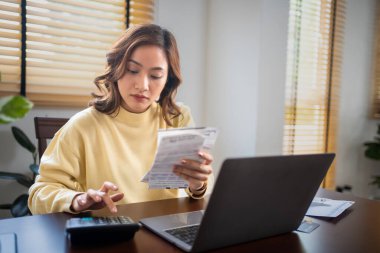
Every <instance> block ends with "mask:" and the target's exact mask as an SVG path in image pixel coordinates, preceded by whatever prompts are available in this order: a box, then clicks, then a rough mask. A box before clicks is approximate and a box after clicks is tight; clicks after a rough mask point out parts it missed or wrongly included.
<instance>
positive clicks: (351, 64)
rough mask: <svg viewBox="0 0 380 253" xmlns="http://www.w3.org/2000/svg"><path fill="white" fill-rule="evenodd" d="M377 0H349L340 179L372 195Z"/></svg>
mask: <svg viewBox="0 0 380 253" xmlns="http://www.w3.org/2000/svg"><path fill="white" fill-rule="evenodd" d="M375 4H376V0H365V1H357V0H348V1H347V10H346V26H345V34H344V39H345V44H344V49H343V65H342V83H341V101H340V116H339V126H340V127H339V132H338V154H337V157H336V159H337V170H336V183H337V184H338V185H344V184H349V185H352V186H353V192H354V193H355V194H356V195H359V196H363V197H368V196H369V195H371V191H372V190H373V189H372V188H371V187H369V186H368V182H370V175H373V174H376V173H377V174H378V175H379V174H380V163H379V162H378V161H371V160H369V159H367V158H365V157H364V155H363V152H364V147H363V145H362V144H363V142H365V141H369V140H373V137H374V136H375V134H376V130H377V123H380V122H379V120H377V121H376V120H372V119H369V117H368V115H369V111H370V108H369V105H370V91H371V87H372V79H371V78H372V61H373V56H374V52H373V42H374V41H373V40H374V34H373V33H374V25H375V12H376V8H375Z"/></svg>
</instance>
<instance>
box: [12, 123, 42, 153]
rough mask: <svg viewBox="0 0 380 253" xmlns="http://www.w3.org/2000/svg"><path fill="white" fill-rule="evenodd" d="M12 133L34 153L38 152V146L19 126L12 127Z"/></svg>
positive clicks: (23, 145) (22, 144)
mask: <svg viewBox="0 0 380 253" xmlns="http://www.w3.org/2000/svg"><path fill="white" fill-rule="evenodd" d="M12 133H13V136H14V137H15V139H16V141H17V142H18V143H19V144H20V145H21V146H22V147H24V148H26V149H27V150H29V152H31V153H32V154H34V153H35V152H36V146H35V145H34V144H33V143H32V142H31V141H30V140H29V138H28V136H26V134H25V133H24V132H23V131H22V130H21V129H20V128H18V127H15V126H13V127H12Z"/></svg>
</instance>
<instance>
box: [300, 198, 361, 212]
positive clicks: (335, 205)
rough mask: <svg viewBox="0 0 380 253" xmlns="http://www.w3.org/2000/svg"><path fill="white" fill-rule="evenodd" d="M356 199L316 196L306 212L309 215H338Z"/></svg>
mask: <svg viewBox="0 0 380 253" xmlns="http://www.w3.org/2000/svg"><path fill="white" fill-rule="evenodd" d="M354 203H355V202H354V201H346V200H333V199H326V198H318V197H315V198H314V199H313V201H312V203H311V205H310V207H309V209H308V210H307V212H306V215H308V216H319V217H338V216H339V215H340V214H341V213H343V211H344V210H346V209H347V208H349V207H350V206H352V205H353V204H354Z"/></svg>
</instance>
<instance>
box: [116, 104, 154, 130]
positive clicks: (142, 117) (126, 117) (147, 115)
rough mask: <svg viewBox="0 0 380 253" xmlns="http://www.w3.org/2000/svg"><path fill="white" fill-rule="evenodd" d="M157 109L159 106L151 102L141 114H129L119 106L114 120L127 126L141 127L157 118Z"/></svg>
mask: <svg viewBox="0 0 380 253" xmlns="http://www.w3.org/2000/svg"><path fill="white" fill-rule="evenodd" d="M158 109H159V105H158V104H157V103H156V102H153V103H152V105H151V106H150V107H149V108H148V109H147V110H146V111H145V112H142V113H133V112H129V111H127V110H126V109H124V108H123V107H121V106H120V107H119V110H118V114H117V115H116V117H115V119H116V120H118V121H121V122H123V123H127V124H129V125H141V124H143V123H146V122H148V121H152V120H153V119H154V118H155V117H157V113H158Z"/></svg>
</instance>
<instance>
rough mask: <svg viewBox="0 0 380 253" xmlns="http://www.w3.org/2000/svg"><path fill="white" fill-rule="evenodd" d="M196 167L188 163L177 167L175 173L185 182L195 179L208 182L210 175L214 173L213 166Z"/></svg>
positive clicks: (197, 165)
mask: <svg viewBox="0 0 380 253" xmlns="http://www.w3.org/2000/svg"><path fill="white" fill-rule="evenodd" d="M195 165H196V166H195ZM195 165H194V164H192V165H190V163H186V164H183V165H179V166H175V167H174V169H173V172H174V173H175V174H176V175H178V176H181V177H182V178H184V179H185V180H191V179H195V180H199V181H207V179H208V177H209V175H210V174H211V173H212V168H211V166H210V165H205V164H199V163H197V164H195Z"/></svg>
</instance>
